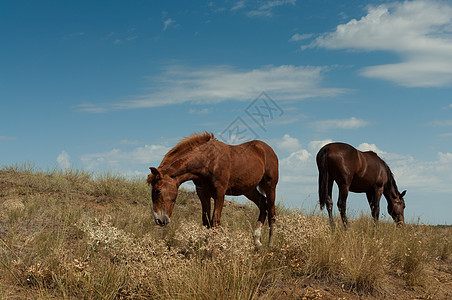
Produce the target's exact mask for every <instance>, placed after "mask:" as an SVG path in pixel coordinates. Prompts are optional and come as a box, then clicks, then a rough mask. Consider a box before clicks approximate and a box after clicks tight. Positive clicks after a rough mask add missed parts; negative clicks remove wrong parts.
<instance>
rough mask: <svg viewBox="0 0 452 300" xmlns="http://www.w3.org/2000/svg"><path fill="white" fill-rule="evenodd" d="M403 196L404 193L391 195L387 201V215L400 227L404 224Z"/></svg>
mask: <svg viewBox="0 0 452 300" xmlns="http://www.w3.org/2000/svg"><path fill="white" fill-rule="evenodd" d="M405 194H406V191H403V192H402V193H399V192H397V194H393V195H391V199H390V201H388V213H389V214H390V215H391V217H392V218H393V219H394V222H396V223H397V225H401V224H403V223H404V222H405V218H404V216H403V211H404V209H405V200H403V197H404V196H405Z"/></svg>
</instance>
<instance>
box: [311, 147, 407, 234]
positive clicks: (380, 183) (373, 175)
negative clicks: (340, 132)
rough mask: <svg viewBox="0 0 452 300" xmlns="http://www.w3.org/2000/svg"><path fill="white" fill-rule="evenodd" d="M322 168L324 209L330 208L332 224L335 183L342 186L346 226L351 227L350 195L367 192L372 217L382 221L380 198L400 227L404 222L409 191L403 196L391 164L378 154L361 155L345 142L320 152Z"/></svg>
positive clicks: (320, 181)
mask: <svg viewBox="0 0 452 300" xmlns="http://www.w3.org/2000/svg"><path fill="white" fill-rule="evenodd" d="M316 160H317V167H318V169H319V199H320V209H323V207H324V206H325V205H326V208H327V210H328V216H329V218H330V223H331V225H334V221H333V213H332V208H333V200H332V199H331V193H332V189H333V182H334V181H336V183H337V185H338V187H339V199H338V201H337V206H338V208H339V211H340V213H341V219H342V222H343V224H344V226H347V223H348V221H347V216H346V201H347V196H348V192H349V191H350V192H355V193H366V196H367V200H368V201H369V205H370V209H371V211H372V217H373V218H374V220H375V221H378V218H379V214H380V198H381V195H384V196H385V198H386V200H387V201H388V213H389V214H390V215H391V216H392V218H393V219H394V221H395V222H396V223H397V224H402V223H403V222H404V216H403V211H404V209H405V201H404V200H403V197H404V196H405V193H406V191H403V192H402V193H399V190H398V188H397V185H396V182H395V180H394V175H393V174H392V172H391V170H390V169H389V167H388V165H387V164H386V163H385V162H384V161H383V160H382V159H381V158H380V157H378V155H377V154H376V153H375V152H372V151H366V152H361V151H359V150H357V149H355V148H353V147H352V146H350V145H348V144H344V143H331V144H328V145H325V146H323V147H322V148H321V149H320V150H319V152H318V153H317V157H316Z"/></svg>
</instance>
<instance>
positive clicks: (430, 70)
mask: <svg viewBox="0 0 452 300" xmlns="http://www.w3.org/2000/svg"><path fill="white" fill-rule="evenodd" d="M308 47H321V48H326V49H354V50H362V51H392V52H395V53H397V54H399V56H400V57H401V58H402V59H403V61H402V62H400V63H394V64H386V65H378V66H370V67H366V68H364V69H362V70H361V74H362V75H363V76H366V77H371V78H379V79H385V80H389V81H392V82H395V83H396V84H398V85H402V86H406V87H439V86H451V85H452V5H451V4H450V3H448V2H446V1H429V0H418V1H403V2H397V3H393V4H383V5H380V6H378V7H369V8H368V11H367V15H366V16H364V17H362V18H361V19H360V20H356V19H353V20H351V21H349V22H348V23H346V24H342V25H339V26H337V28H336V30H335V31H334V32H330V33H325V34H323V35H322V36H320V37H318V38H317V39H315V40H314V41H313V42H312V43H310V44H309V45H307V46H303V47H302V49H305V48H308Z"/></svg>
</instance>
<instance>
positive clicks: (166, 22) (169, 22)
mask: <svg viewBox="0 0 452 300" xmlns="http://www.w3.org/2000/svg"><path fill="white" fill-rule="evenodd" d="M172 27H176V21H174V20H173V19H171V18H167V19H165V20H163V31H166V30H168V28H172Z"/></svg>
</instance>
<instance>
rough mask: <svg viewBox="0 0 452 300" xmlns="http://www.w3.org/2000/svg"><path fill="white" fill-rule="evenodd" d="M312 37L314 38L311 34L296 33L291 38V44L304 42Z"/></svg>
mask: <svg viewBox="0 0 452 300" xmlns="http://www.w3.org/2000/svg"><path fill="white" fill-rule="evenodd" d="M311 37H312V34H310V33H305V34H299V33H295V34H294V35H292V37H291V38H290V40H289V42H299V41H303V40H306V39H309V38H311Z"/></svg>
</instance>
